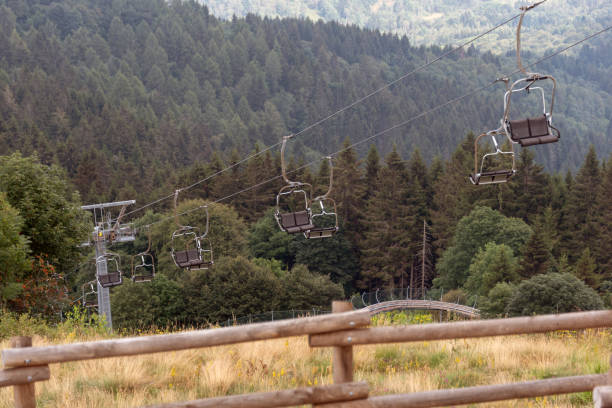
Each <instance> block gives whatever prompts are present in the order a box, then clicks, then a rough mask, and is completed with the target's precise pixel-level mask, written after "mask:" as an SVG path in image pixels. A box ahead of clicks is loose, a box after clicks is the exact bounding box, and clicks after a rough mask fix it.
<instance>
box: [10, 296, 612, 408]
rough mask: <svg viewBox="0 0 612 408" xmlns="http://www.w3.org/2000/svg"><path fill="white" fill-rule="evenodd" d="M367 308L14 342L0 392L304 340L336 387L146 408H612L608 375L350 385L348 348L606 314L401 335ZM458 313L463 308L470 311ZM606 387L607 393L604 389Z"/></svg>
mask: <svg viewBox="0 0 612 408" xmlns="http://www.w3.org/2000/svg"><path fill="white" fill-rule="evenodd" d="M402 301H403V300H398V301H392V302H387V303H394V302H402ZM412 302H414V301H412ZM420 302H426V303H427V304H428V305H429V306H431V303H434V302H436V301H420ZM437 303H444V302H437ZM372 306H373V307H374V310H369V308H364V309H360V310H358V311H349V310H351V309H352V306H351V304H350V303H348V302H334V303H333V304H332V311H333V313H332V314H330V315H325V316H315V317H305V318H299V319H292V320H279V321H274V322H268V323H257V324H250V325H244V326H235V327H228V328H216V329H208V330H197V331H192V332H184V333H176V334H164V335H154V336H143V337H132V338H122V339H113V340H102V341H92V342H84V343H73V344H66V345H56V346H43V347H30V346H31V338H29V337H16V338H13V339H12V342H11V345H12V347H13V348H11V349H5V350H3V351H2V353H1V356H2V361H3V363H4V366H5V367H8V368H6V369H4V370H0V387H3V386H13V387H14V391H15V406H16V407H17V408H35V406H36V400H35V388H34V382H36V381H44V380H48V379H49V378H50V372H49V366H48V364H52V363H62V362H71V361H80V360H87V359H97V358H108V357H121V356H131V355H141V354H149V353H156V352H163V351H178V350H185V349H192V348H200V347H214V346H221V345H228V344H236V343H242V342H251V341H259V340H267V339H277V338H282V337H291V336H302V335H309V344H310V346H311V347H332V348H333V362H332V374H333V379H334V383H335V384H334V385H327V386H319V387H304V388H297V389H291V390H281V391H271V392H259V393H252V394H244V395H233V396H225V397H216V398H209V399H202V400H197V401H189V402H177V403H166V404H161V405H154V406H150V407H149V408H153V407H155V408H174V407H177V408H178V407H221V408H223V407H225V408H228V407H245V408H259V407H286V406H295V405H304V404H313V406H314V407H317V408H323V407H326V408H362V407H363V408H382V407H385V408H399V407H411V408H418V407H421V408H424V407H442V406H449V405H451V406H452V405H463V404H473V403H481V402H492V401H501V400H507V399H517V398H529V397H538V396H546V395H555V394H566V393H574V392H582V391H593V390H594V389H596V391H595V392H594V400H595V402H596V407H599V408H612V387H609V386H611V385H612V371H610V372H609V373H608V374H594V375H582V376H574V377H563V378H552V379H546V380H536V381H526V382H520V383H513V384H498V385H484V386H477V387H466V388H457V389H446V390H436V391H426V392H416V393H410V394H395V395H385V396H376V397H368V386H367V384H366V383H355V382H353V374H354V366H353V346H355V345H361V344H383V343H400V342H411V341H430V340H446V339H460V338H474V337H488V336H506V335H513V334H529V333H543V332H549V331H555V330H580V329H587V328H603V327H608V328H609V327H612V311H610V310H604V311H590V312H577V313H565V314H559V315H544V316H532V317H516V318H509V319H494V320H473V321H464V322H450V323H432V324H425V325H409V326H399V327H397V326H396V327H373V328H362V327H364V326H367V325H368V324H369V323H370V317H371V315H372V314H374V313H376V310H381V309H382V308H385V307H387V306H385V305H383V304H382V303H380V304H378V305H372ZM376 306H379V308H378V309H376ZM395 306H397V305H389V306H388V307H395ZM434 306H435V305H434ZM456 306H460V305H456ZM462 307H466V308H467V306H462ZM431 308H432V307H430V309H431ZM470 309H471V308H470ZM606 385H607V386H608V387H603V386H606ZM598 387H603V388H598Z"/></svg>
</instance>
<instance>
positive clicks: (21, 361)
mask: <svg viewBox="0 0 612 408" xmlns="http://www.w3.org/2000/svg"><path fill="white" fill-rule="evenodd" d="M369 323H370V314H369V313H368V312H367V311H355V312H347V313H339V314H330V315H326V316H315V317H304V318H301V319H293V320H279V321H275V322H268V323H258V324H250V325H244V326H236V327H227V328H220V329H213V330H196V331H192V332H187V333H176V334H162V335H154V336H143V337H130V338H124V339H117V340H102V341H92V342H85V343H73V344H66V345H60V346H44V347H30V348H27V349H17V348H15V349H6V350H3V351H2V362H3V363H4V366H5V367H24V366H33V365H45V364H53V363H62V362H68V361H80V360H89V359H96V358H108V357H121V356H131V355H137V354H149V353H159V352H162V351H176V350H185V349H190V348H199V347H213V346H221V345H226V344H236V343H244V342H250V341H257V340H269V339H277V338H282V337H291V336H303V335H307V334H309V333H324V332H330V331H336V330H343V329H350V328H353V327H359V326H365V325H368V324H369Z"/></svg>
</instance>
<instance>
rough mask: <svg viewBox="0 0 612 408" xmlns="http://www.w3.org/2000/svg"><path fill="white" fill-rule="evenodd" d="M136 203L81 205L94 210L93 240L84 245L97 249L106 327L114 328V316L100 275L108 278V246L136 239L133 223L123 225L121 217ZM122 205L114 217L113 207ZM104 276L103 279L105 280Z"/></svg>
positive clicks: (101, 309) (100, 299) (100, 311)
mask: <svg viewBox="0 0 612 408" xmlns="http://www.w3.org/2000/svg"><path fill="white" fill-rule="evenodd" d="M134 203H136V200H128V201H116V202H112V203H101V204H91V205H84V206H82V207H81V209H82V210H85V211H89V210H91V211H93V216H94V217H93V218H94V228H93V232H92V235H91V241H88V242H86V243H83V246H89V245H92V244H93V245H94V246H95V249H96V282H97V286H98V288H97V289H98V314H99V315H100V316H102V315H104V317H105V319H106V327H108V328H109V329H111V330H112V328H113V318H112V314H111V303H110V292H109V288H108V287H102V285H101V284H100V277H104V278H106V277H107V275H108V265H107V263H106V255H107V252H106V246H107V245H112V244H114V243H117V242H130V241H134V239H135V232H134V228H133V226H132V225H130V224H128V225H122V224H121V219H122V218H123V214H125V209H126V208H127V206H128V205H132V204H134ZM117 207H121V209H120V210H119V214H118V216H117V217H116V218H113V217H112V213H113V209H116V208H117ZM104 278H103V279H102V280H103V281H104Z"/></svg>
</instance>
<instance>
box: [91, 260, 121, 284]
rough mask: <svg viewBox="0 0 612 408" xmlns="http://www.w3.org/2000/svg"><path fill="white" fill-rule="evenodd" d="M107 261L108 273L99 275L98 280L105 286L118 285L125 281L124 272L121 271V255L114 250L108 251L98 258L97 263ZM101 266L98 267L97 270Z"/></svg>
mask: <svg viewBox="0 0 612 408" xmlns="http://www.w3.org/2000/svg"><path fill="white" fill-rule="evenodd" d="M102 262H105V263H106V270H107V273H106V275H101V274H98V275H97V279H98V282H99V283H100V286H102V287H103V288H110V287H113V286H118V285H121V284H122V283H123V273H122V272H121V268H120V262H121V258H120V257H119V255H117V254H115V253H113V252H107V253H105V254H103V255H100V256H99V257H97V258H96V265H98V264H100V263H102ZM99 269H100V268H97V267H96V270H99Z"/></svg>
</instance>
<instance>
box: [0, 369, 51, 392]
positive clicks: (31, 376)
mask: <svg viewBox="0 0 612 408" xmlns="http://www.w3.org/2000/svg"><path fill="white" fill-rule="evenodd" d="M49 378H51V372H50V371H49V366H48V365H44V366H36V367H23V368H10V369H8V370H0V387H9V386H11V385H24V384H31V383H34V382H36V381H46V380H48V379H49Z"/></svg>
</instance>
